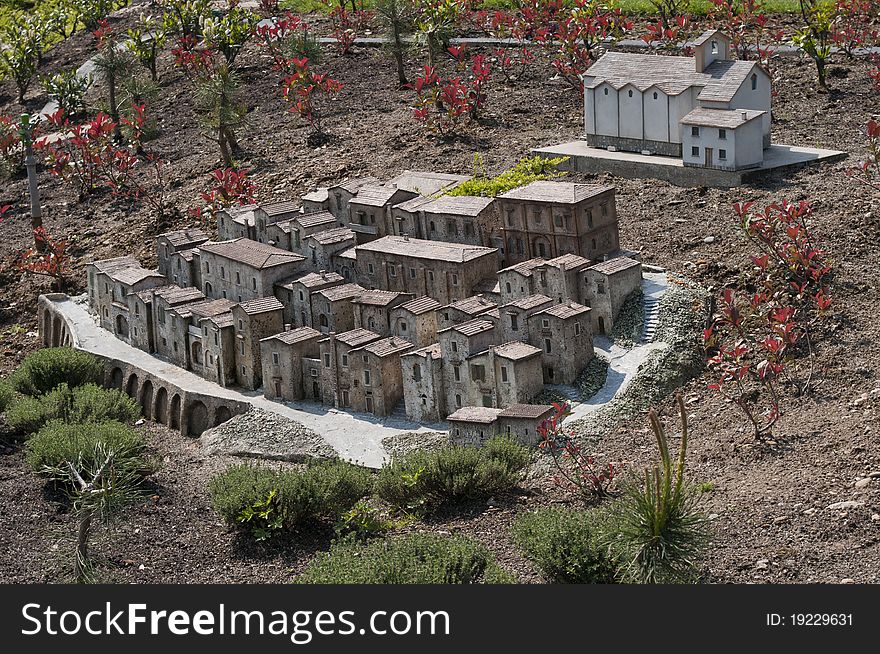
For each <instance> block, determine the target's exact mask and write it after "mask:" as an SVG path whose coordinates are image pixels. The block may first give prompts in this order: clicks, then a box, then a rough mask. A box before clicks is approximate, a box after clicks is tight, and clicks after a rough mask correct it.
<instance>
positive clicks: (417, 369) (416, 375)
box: [413, 364, 422, 381]
mask: <svg viewBox="0 0 880 654" xmlns="http://www.w3.org/2000/svg"><path fill="white" fill-rule="evenodd" d="M413 380H414V381H422V367H421V366H420V365H419V364H415V365H414V366H413Z"/></svg>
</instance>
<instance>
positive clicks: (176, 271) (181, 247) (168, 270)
mask: <svg viewBox="0 0 880 654" xmlns="http://www.w3.org/2000/svg"><path fill="white" fill-rule="evenodd" d="M207 241H208V236H207V234H205V232H203V231H202V230H201V229H200V228H198V227H188V228H186V229H181V230H178V231H176V232H167V233H165V234H159V236H157V237H156V254H157V258H158V260H159V266H158V269H159V273H160V274H161V275H164V276H165V278H166V279H168V281H170V282H172V283H174V284H177V285H178V286H192V285H193V284H192V283H191V280H190V270H189V269H188V265H187V264H188V262H190V261H192V256H190V257H189V258H188V259H187V258H186V257H183V256H176V257H175V256H173V255H175V254H177V255H180V254H181V253H183V252H188V253H190V254H191V252H190V251H191V250H192V249H193V248H197V247H199V246H200V245H202V243H206V242H207Z"/></svg>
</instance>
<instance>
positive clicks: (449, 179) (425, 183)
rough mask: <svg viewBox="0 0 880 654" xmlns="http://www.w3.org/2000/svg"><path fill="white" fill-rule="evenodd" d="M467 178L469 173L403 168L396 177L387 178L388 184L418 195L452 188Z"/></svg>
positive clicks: (431, 193) (432, 193) (469, 177)
mask: <svg viewBox="0 0 880 654" xmlns="http://www.w3.org/2000/svg"><path fill="white" fill-rule="evenodd" d="M469 179H471V176H470V175H453V174H450V173H433V172H421V171H417V170H404V171H403V172H402V173H400V174H399V175H397V177H394V178H392V179H390V180H388V185H389V186H396V187H397V188H399V189H403V190H404V191H411V192H412V193H418V194H419V195H434V194H435V193H437V192H438V191H442V190H443V189H449V188H452V187H453V186H457V185H458V184H460V183H461V182H464V181H467V180H469Z"/></svg>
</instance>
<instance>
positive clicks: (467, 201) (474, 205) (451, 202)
mask: <svg viewBox="0 0 880 654" xmlns="http://www.w3.org/2000/svg"><path fill="white" fill-rule="evenodd" d="M494 201H495V198H484V197H475V196H468V195H460V196H459V195H441V196H440V197H439V198H437V199H436V200H433V201H432V202H431V203H430V204H426V205H425V206H424V207H422V211H424V212H425V213H436V214H451V215H453V216H479V215H480V214H481V213H482V212H483V211H485V210H486V209H487V208H489V206H491V204H492V203H493V202H494Z"/></svg>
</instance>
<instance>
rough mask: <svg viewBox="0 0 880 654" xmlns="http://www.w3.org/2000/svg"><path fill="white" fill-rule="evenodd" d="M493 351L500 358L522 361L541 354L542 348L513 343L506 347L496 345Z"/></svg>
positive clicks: (505, 345)
mask: <svg viewBox="0 0 880 654" xmlns="http://www.w3.org/2000/svg"><path fill="white" fill-rule="evenodd" d="M492 351H493V352H495V354H496V355H497V356H499V357H502V358H504V359H510V360H512V361H521V360H523V359H530V358H531V357H534V356H538V355H539V354H541V348H538V347H535V346H533V345H529V344H528V343H523V342H522V341H512V342H510V343H505V344H504V345H496V346H495V347H493V348H492Z"/></svg>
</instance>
